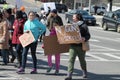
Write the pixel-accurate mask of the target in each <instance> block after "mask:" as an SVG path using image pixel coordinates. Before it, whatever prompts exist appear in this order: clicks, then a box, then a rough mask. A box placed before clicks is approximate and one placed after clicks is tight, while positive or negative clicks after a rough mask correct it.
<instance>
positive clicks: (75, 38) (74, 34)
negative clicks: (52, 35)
mask: <svg viewBox="0 0 120 80" xmlns="http://www.w3.org/2000/svg"><path fill="white" fill-rule="evenodd" d="M55 29H56V33H57V37H58V41H59V42H60V44H68V43H80V39H81V34H80V29H79V27H78V26H77V25H65V26H56V27H55Z"/></svg>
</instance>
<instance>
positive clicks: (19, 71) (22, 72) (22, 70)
mask: <svg viewBox="0 0 120 80" xmlns="http://www.w3.org/2000/svg"><path fill="white" fill-rule="evenodd" d="M17 73H18V74H24V73H25V70H24V69H23V68H20V69H19V70H18V71H17Z"/></svg>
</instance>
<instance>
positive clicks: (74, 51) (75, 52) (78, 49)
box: [65, 14, 90, 80]
mask: <svg viewBox="0 0 120 80" xmlns="http://www.w3.org/2000/svg"><path fill="white" fill-rule="evenodd" d="M73 21H74V23H73V24H77V25H78V26H79V28H80V33H81V43H78V44H71V45H70V49H69V53H70V56H69V64H68V74H67V78H65V80H72V73H73V69H74V62H75V58H76V56H78V58H79V61H80V65H81V68H82V72H83V78H87V68H86V60H85V54H86V51H84V50H82V43H83V42H86V41H88V40H89V39H90V33H89V30H88V27H87V25H86V24H85V22H84V21H83V18H82V15H81V14H75V15H73Z"/></svg>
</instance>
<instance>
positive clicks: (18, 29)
mask: <svg viewBox="0 0 120 80" xmlns="http://www.w3.org/2000/svg"><path fill="white" fill-rule="evenodd" d="M24 23H25V20H24V19H19V20H17V19H16V20H15V22H14V24H13V26H14V27H15V28H14V32H13V36H12V43H13V44H20V41H19V37H20V36H21V35H22V34H23V27H24Z"/></svg>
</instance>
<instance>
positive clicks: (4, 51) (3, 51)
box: [1, 49, 8, 64]
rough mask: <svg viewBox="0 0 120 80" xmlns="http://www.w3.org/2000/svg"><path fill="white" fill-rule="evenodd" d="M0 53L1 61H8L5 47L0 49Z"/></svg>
mask: <svg viewBox="0 0 120 80" xmlns="http://www.w3.org/2000/svg"><path fill="white" fill-rule="evenodd" d="M1 54H2V57H3V63H5V64H7V63H8V50H7V49H1Z"/></svg>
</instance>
